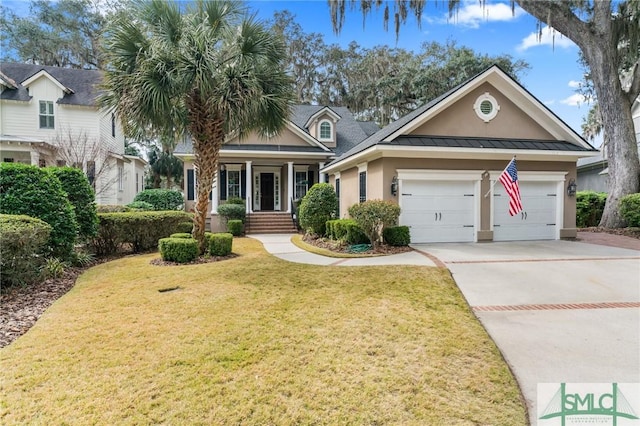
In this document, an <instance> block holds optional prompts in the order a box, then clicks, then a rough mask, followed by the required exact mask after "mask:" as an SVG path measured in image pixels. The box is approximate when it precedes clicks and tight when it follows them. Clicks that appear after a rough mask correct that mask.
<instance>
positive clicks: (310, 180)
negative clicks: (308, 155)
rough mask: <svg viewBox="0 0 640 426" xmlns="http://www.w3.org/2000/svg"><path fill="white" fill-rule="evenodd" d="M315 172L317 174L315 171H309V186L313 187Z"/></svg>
mask: <svg viewBox="0 0 640 426" xmlns="http://www.w3.org/2000/svg"><path fill="white" fill-rule="evenodd" d="M314 174H315V172H313V171H311V170H309V171H308V172H307V183H308V186H307V188H311V187H312V186H313V175H314Z"/></svg>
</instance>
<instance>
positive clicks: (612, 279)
mask: <svg viewBox="0 0 640 426" xmlns="http://www.w3.org/2000/svg"><path fill="white" fill-rule="evenodd" d="M414 248H415V249H417V250H420V251H423V252H426V253H429V254H431V255H433V256H435V257H437V258H438V259H439V260H440V261H442V262H444V264H445V265H446V267H447V268H448V269H449V270H450V271H451V273H452V275H453V278H454V279H455V281H456V283H457V284H458V287H459V288H460V290H461V291H462V293H463V294H464V296H465V298H466V299H467V301H468V303H469V305H470V306H471V308H472V309H473V311H474V312H475V314H476V316H477V317H478V318H479V319H480V321H481V323H482V324H483V325H484V327H485V329H486V330H487V331H488V333H489V334H490V336H491V337H492V338H493V340H494V341H495V343H496V345H497V346H498V348H499V349H500V351H501V352H502V354H503V356H504V357H505V359H506V361H507V363H508V364H509V366H510V367H511V369H512V370H513V372H514V374H515V376H516V379H517V380H518V382H519V384H520V388H521V389H522V392H523V395H524V398H525V400H526V403H527V409H528V410H529V418H530V420H531V424H532V425H536V424H538V420H537V419H538V418H539V413H538V408H539V407H538V401H537V386H538V383H558V384H559V383H613V382H616V383H639V382H640V309H639V308H640V251H639V250H631V249H623V248H616V247H607V246H602V245H594V244H585V243H580V242H574V241H533V242H532V241H528V242H504V243H502V242H494V243H460V244H458V243H451V244H428V245H415V246H414ZM540 408H541V409H544V407H540Z"/></svg>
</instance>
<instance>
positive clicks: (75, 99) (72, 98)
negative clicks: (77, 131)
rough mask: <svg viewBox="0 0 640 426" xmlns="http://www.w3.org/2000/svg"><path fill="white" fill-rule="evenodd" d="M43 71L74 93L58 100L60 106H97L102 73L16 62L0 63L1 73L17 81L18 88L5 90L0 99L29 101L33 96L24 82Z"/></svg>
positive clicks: (66, 94)
mask: <svg viewBox="0 0 640 426" xmlns="http://www.w3.org/2000/svg"><path fill="white" fill-rule="evenodd" d="M42 70H44V71H46V72H47V73H49V74H50V75H51V76H52V77H53V78H55V79H56V80H58V81H59V82H60V84H62V85H63V86H65V87H68V88H69V89H71V90H72V91H73V93H65V94H64V96H63V97H62V98H60V99H58V100H57V102H58V103H59V104H65V105H81V106H96V97H97V96H98V94H99V93H100V89H99V84H100V83H101V82H102V72H101V71H98V70H81V69H72V68H60V67H52V66H46V65H34V64H22V63H14V62H2V63H0V71H2V73H3V74H4V75H6V76H7V77H9V78H11V79H12V80H13V81H15V82H16V85H17V86H18V88H17V89H5V90H4V91H3V92H2V94H1V95H0V99H7V100H13V101H29V100H30V99H31V96H30V95H29V92H28V91H27V89H26V87H24V86H22V82H23V81H25V80H27V79H28V78H29V77H32V76H34V75H35V74H37V73H39V72H40V71H42Z"/></svg>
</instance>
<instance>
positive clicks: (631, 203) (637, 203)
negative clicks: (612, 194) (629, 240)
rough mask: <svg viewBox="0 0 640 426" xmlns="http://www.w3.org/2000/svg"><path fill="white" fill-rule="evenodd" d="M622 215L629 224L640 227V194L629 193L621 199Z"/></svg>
mask: <svg viewBox="0 0 640 426" xmlns="http://www.w3.org/2000/svg"><path fill="white" fill-rule="evenodd" d="M620 215H622V217H623V218H624V220H626V221H627V226H632V227H640V194H629V195H626V196H624V197H622V198H621V199H620Z"/></svg>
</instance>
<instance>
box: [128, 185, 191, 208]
mask: <svg viewBox="0 0 640 426" xmlns="http://www.w3.org/2000/svg"><path fill="white" fill-rule="evenodd" d="M133 201H134V202H136V201H144V202H146V203H149V204H151V205H152V206H153V210H156V211H161V210H181V209H182V208H183V206H184V198H183V196H182V192H180V191H175V190H173V189H145V190H144V191H140V192H138V194H136V197H135V198H134V199H133Z"/></svg>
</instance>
